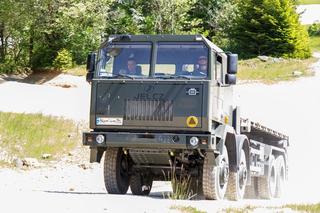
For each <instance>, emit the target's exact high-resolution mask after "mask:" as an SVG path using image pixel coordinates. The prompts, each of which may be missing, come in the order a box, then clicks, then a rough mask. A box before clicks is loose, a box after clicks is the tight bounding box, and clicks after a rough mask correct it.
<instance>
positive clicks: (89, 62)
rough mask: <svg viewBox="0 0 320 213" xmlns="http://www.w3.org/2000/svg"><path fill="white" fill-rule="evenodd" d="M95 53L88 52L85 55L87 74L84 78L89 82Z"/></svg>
mask: <svg viewBox="0 0 320 213" xmlns="http://www.w3.org/2000/svg"><path fill="white" fill-rule="evenodd" d="M96 56H97V54H96V53H89V54H88V57H87V76H86V80H87V81H88V82H91V81H92V79H93V75H94V69H95V64H96Z"/></svg>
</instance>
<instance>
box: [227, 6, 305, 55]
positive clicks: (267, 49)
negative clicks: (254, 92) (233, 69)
mask: <svg viewBox="0 0 320 213" xmlns="http://www.w3.org/2000/svg"><path fill="white" fill-rule="evenodd" d="M238 15H239V16H238V18H237V20H236V21H235V27H234V29H233V30H231V31H230V35H231V36H230V37H231V38H232V39H233V40H234V41H235V44H237V50H238V51H239V52H240V53H242V54H243V53H244V55H243V56H244V57H254V56H257V55H269V56H276V57H286V58H308V57H310V56H311V51H310V47H309V37H308V33H307V31H306V29H305V28H304V27H303V26H302V25H301V24H300V22H299V15H298V14H297V13H296V11H295V3H294V1H292V0H281V1H279V0H239V6H238Z"/></svg>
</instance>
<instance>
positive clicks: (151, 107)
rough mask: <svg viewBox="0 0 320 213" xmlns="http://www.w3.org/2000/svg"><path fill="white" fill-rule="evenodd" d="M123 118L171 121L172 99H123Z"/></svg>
mask: <svg viewBox="0 0 320 213" xmlns="http://www.w3.org/2000/svg"><path fill="white" fill-rule="evenodd" d="M125 106H126V109H125V120H141V121H172V120H173V109H172V106H173V101H170V100H130V99H126V100H125Z"/></svg>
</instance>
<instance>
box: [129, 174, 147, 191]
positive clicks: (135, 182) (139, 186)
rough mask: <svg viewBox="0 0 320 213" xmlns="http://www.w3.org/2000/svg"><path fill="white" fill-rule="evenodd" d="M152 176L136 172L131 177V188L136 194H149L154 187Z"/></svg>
mask: <svg viewBox="0 0 320 213" xmlns="http://www.w3.org/2000/svg"><path fill="white" fill-rule="evenodd" d="M152 182H153V179H152V176H151V175H149V174H143V173H142V174H140V173H135V174H133V175H132V176H131V178H130V189H131V192H132V194H134V195H142V196H147V195H149V194H150V191H151V189H152Z"/></svg>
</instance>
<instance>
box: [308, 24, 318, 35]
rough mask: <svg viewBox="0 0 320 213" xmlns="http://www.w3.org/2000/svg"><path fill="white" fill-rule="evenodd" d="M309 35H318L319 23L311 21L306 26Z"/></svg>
mask: <svg viewBox="0 0 320 213" xmlns="http://www.w3.org/2000/svg"><path fill="white" fill-rule="evenodd" d="M308 33H309V35H310V36H320V23H313V24H311V25H310V26H309V28H308Z"/></svg>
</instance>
